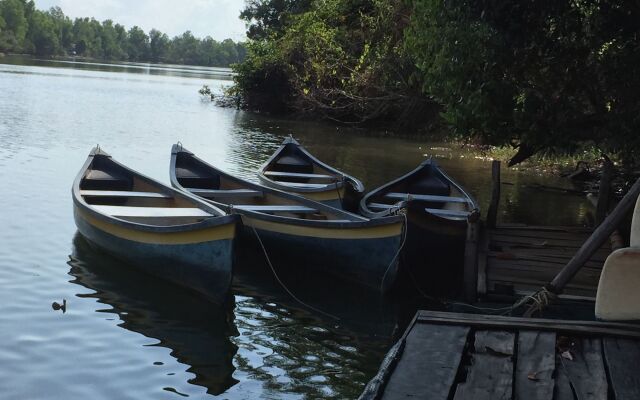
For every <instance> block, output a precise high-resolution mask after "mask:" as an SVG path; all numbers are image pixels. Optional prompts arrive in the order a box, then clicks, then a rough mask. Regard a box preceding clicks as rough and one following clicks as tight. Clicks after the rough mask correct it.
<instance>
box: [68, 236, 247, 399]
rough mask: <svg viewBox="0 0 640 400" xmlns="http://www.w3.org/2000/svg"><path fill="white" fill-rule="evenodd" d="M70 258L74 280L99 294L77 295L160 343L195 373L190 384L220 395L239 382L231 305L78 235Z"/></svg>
mask: <svg viewBox="0 0 640 400" xmlns="http://www.w3.org/2000/svg"><path fill="white" fill-rule="evenodd" d="M69 259H70V260H69V262H68V264H69V266H70V267H71V269H70V271H69V274H70V275H72V276H73V277H74V279H73V280H72V281H71V282H73V283H75V284H78V285H81V286H84V287H86V288H88V289H91V290H93V291H95V293H91V294H77V296H78V297H89V298H96V299H98V301H99V302H100V303H103V304H107V305H109V306H111V307H112V308H110V309H102V310H97V311H98V312H105V313H113V314H116V315H117V316H118V317H119V318H120V320H121V321H122V323H121V324H120V326H121V327H122V328H124V329H128V330H130V331H134V332H138V333H140V334H142V335H144V336H147V337H151V338H155V339H158V341H159V343H158V344H157V346H162V347H167V348H169V349H171V355H172V356H173V357H175V358H176V359H177V360H178V361H179V362H181V363H184V364H187V365H189V366H190V368H189V369H188V371H189V372H192V373H193V374H195V377H194V378H193V379H191V380H189V383H192V384H194V385H199V386H204V387H206V388H207V393H210V394H220V393H223V392H225V391H226V390H227V389H228V388H230V387H231V386H233V385H234V384H236V383H237V382H238V381H237V380H236V379H234V378H233V372H234V370H235V368H234V366H233V357H234V355H235V354H236V352H237V350H238V349H237V347H236V346H235V345H234V344H233V343H232V342H231V341H230V336H232V335H235V334H237V331H236V329H235V326H234V324H233V319H234V314H233V311H232V309H231V308H232V307H231V306H229V307H223V308H218V307H212V306H211V305H210V304H209V303H207V302H206V301H203V300H202V299H201V298H199V297H197V296H194V295H192V294H191V293H188V292H186V291H184V290H182V289H180V288H177V287H175V286H174V285H170V284H167V283H165V282H163V281H160V280H158V279H155V278H153V277H150V276H147V275H144V274H141V273H139V272H137V271H134V270H130V269H129V268H127V267H126V266H123V265H121V264H120V263H119V262H118V261H116V260H115V259H113V258H111V257H109V256H106V255H104V254H101V253H100V252H98V251H97V250H94V249H93V248H92V247H91V246H90V245H89V243H88V242H87V241H86V240H85V239H84V238H82V236H80V234H76V236H75V237H74V239H73V251H72V254H71V255H70V256H69Z"/></svg>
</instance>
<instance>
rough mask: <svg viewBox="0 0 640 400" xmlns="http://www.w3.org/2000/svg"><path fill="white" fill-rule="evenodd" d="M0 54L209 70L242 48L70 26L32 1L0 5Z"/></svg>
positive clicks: (106, 26)
mask: <svg viewBox="0 0 640 400" xmlns="http://www.w3.org/2000/svg"><path fill="white" fill-rule="evenodd" d="M0 51H5V52H15V53H27V54H35V55H40V56H49V55H78V56H84V57H91V58H98V59H105V60H126V61H152V62H165V63H175V64H192V65H208V66H229V65H230V64H232V63H236V62H239V61H242V60H243V59H244V56H245V49H244V44H242V43H235V42H233V40H231V39H226V40H223V41H222V42H218V41H215V40H213V39H212V38H210V37H206V38H204V39H198V38H196V37H194V36H193V35H192V34H191V32H188V31H187V32H185V33H184V34H182V35H180V36H176V37H174V38H173V39H170V38H169V37H168V36H167V35H166V34H164V33H162V32H159V31H157V30H155V29H152V30H151V31H150V32H149V34H148V35H147V34H146V33H145V32H144V31H143V30H142V29H140V28H139V27H137V26H134V27H132V28H131V29H129V30H126V29H125V27H124V26H122V25H120V24H114V22H113V21H111V20H106V21H103V22H102V23H100V22H98V21H96V20H95V19H93V18H76V19H75V20H74V21H71V19H69V18H68V17H66V16H65V15H64V13H63V12H62V10H61V9H60V8H59V7H54V8H51V9H50V10H49V11H40V10H37V9H35V6H34V3H33V1H32V0H29V1H27V0H0Z"/></svg>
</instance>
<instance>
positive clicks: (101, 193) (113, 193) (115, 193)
mask: <svg viewBox="0 0 640 400" xmlns="http://www.w3.org/2000/svg"><path fill="white" fill-rule="evenodd" d="M80 195H82V196H92V197H139V198H149V199H170V198H171V196H169V195H166V194H163V193H153V192H130V191H126V190H122V191H121V190H81V191H80Z"/></svg>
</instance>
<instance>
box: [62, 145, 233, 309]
mask: <svg viewBox="0 0 640 400" xmlns="http://www.w3.org/2000/svg"><path fill="white" fill-rule="evenodd" d="M72 196H73V206H74V207H73V214H74V218H75V222H76V225H77V227H78V231H79V232H80V233H81V234H82V236H84V237H85V238H86V239H87V240H89V241H90V242H91V243H93V244H94V245H96V246H97V247H99V248H100V249H102V250H104V251H106V252H107V253H110V254H112V255H113V256H115V257H117V258H118V259H121V260H123V261H125V262H126V263H127V264H130V265H131V266H133V267H136V268H139V269H140V270H142V271H144V272H147V273H150V274H153V275H155V276H158V277H160V278H163V279H166V280H168V281H171V282H174V283H176V284H178V285H181V286H183V287H186V288H189V289H191V290H195V291H196V292H198V293H200V294H202V295H203V296H205V297H206V298H207V299H209V300H211V301H214V302H216V303H218V302H220V301H221V300H223V299H224V298H225V297H226V295H227V294H228V292H229V288H230V285H231V278H232V266H233V265H232V260H233V256H234V254H233V242H234V237H235V233H236V222H237V217H235V216H233V215H227V214H226V213H225V212H224V211H222V210H221V209H219V208H217V207H215V206H213V205H211V204H207V203H206V202H203V201H201V200H199V199H198V198H196V197H194V196H191V195H189V194H186V193H181V192H180V191H178V190H175V189H173V188H171V187H168V186H165V185H163V184H161V183H159V182H156V181H154V180H153V179H151V178H148V177H146V176H143V175H141V174H139V173H137V172H135V171H133V170H131V169H129V168H127V167H125V166H124V165H122V164H120V163H118V162H116V161H115V160H113V159H112V158H111V156H110V155H109V154H107V153H105V152H104V151H103V150H102V149H100V148H99V147H96V148H94V149H93V150H92V151H91V153H90V154H89V157H88V158H87V161H86V162H85V164H84V165H83V167H82V169H81V170H80V172H79V173H78V175H77V177H76V179H75V181H74V183H73V188H72Z"/></svg>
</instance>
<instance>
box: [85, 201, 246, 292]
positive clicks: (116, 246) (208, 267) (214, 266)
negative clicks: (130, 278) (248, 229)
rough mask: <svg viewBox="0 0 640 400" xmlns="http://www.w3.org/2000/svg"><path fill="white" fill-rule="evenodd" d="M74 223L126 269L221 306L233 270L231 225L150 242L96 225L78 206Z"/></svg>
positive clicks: (140, 235)
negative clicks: (198, 295)
mask: <svg viewBox="0 0 640 400" xmlns="http://www.w3.org/2000/svg"><path fill="white" fill-rule="evenodd" d="M74 218H75V222H76V226H77V227H78V231H79V232H80V233H81V234H82V236H84V237H85V238H86V239H87V240H89V241H90V242H91V243H93V244H94V245H96V246H97V247H99V248H100V249H102V250H103V251H105V252H107V253H109V254H111V255H112V256H114V257H116V258H118V259H120V260H122V261H124V262H126V263H127V264H130V265H131V266H133V267H135V268H137V269H139V270H141V271H143V272H146V273H149V274H151V275H154V276H157V277H159V278H161V279H165V280H167V281H170V282H173V283H175V284H178V285H180V286H183V287H185V288H187V289H190V290H193V291H195V292H198V293H199V294H201V295H202V296H204V297H205V298H207V299H208V300H210V301H213V302H215V303H221V302H223V301H224V299H225V298H227V297H228V293H229V288H230V286H231V279H232V271H233V257H234V248H233V237H234V235H235V223H232V224H224V225H220V226H216V227H210V228H206V229H202V230H201V231H200V232H198V231H186V232H183V234H181V233H176V232H174V233H172V234H171V235H161V234H156V235H153V236H151V237H149V236H148V235H145V234H144V233H141V232H138V231H135V230H132V229H126V228H123V227H122V226H118V225H117V224H113V223H110V222H108V221H100V220H96V219H95V218H92V217H91V216H90V215H88V214H86V213H85V212H82V211H80V210H78V208H77V207H75V208H74ZM158 237H159V239H157V238H158ZM162 237H166V239H165V240H163V239H162ZM180 237H182V238H183V239H180ZM204 238H210V240H204ZM171 242H173V243H171Z"/></svg>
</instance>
